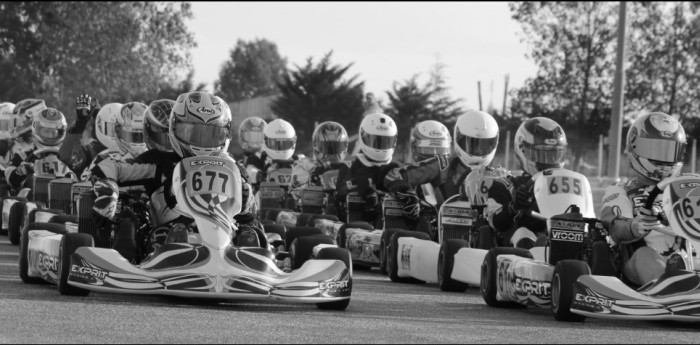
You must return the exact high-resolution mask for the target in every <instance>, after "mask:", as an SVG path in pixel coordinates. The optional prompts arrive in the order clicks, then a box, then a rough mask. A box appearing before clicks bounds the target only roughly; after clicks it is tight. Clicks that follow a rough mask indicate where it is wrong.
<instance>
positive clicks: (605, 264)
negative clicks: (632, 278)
mask: <svg viewBox="0 0 700 345" xmlns="http://www.w3.org/2000/svg"><path fill="white" fill-rule="evenodd" d="M588 264H589V266H590V268H591V274H593V275H597V276H611V277H616V276H617V273H616V271H615V265H614V264H613V261H612V257H611V256H610V247H608V244H607V243H606V242H603V241H596V242H593V247H592V248H591V257H590V258H588Z"/></svg>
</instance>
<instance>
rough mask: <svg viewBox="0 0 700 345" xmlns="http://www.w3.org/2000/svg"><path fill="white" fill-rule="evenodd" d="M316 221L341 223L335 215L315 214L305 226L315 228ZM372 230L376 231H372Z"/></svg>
mask: <svg viewBox="0 0 700 345" xmlns="http://www.w3.org/2000/svg"><path fill="white" fill-rule="evenodd" d="M316 219H328V220H332V221H334V222H338V221H340V220H339V219H338V217H336V216H334V215H332V214H314V215H311V217H309V220H308V221H307V224H304V225H306V226H314V225H315V224H314V223H315V221H316ZM372 230H374V229H372Z"/></svg>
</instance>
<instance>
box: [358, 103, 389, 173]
mask: <svg viewBox="0 0 700 345" xmlns="http://www.w3.org/2000/svg"><path fill="white" fill-rule="evenodd" d="M359 132H360V133H359V136H358V137H359V139H358V140H359V142H360V151H362V153H364V155H365V156H367V158H369V159H371V160H374V161H375V162H378V163H388V162H390V161H391V158H392V157H393V156H394V149H395V148H396V142H397V141H398V129H397V128H396V123H395V122H394V120H393V119H392V118H391V117H389V116H388V115H386V114H382V113H373V114H368V115H366V116H365V117H364V118H363V119H362V122H361V123H360V131H359Z"/></svg>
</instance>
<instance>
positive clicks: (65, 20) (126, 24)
mask: <svg viewBox="0 0 700 345" xmlns="http://www.w3.org/2000/svg"><path fill="white" fill-rule="evenodd" d="M191 16H192V13H191V10H190V4H189V3H186V2H179V3H175V2H171V3H155V2H102V3H89V2H1V3H0V56H1V57H2V60H3V62H5V61H6V62H9V63H10V64H12V65H14V66H15V69H16V71H15V73H12V74H10V77H12V78H17V79H16V80H12V81H11V82H17V83H18V85H21V86H22V88H23V90H25V91H22V94H23V97H39V98H43V99H45V100H46V103H47V105H48V106H53V107H56V108H59V109H61V110H63V112H64V113H65V114H66V115H67V116H69V117H72V114H73V112H72V111H69V109H72V108H73V107H74V99H75V96H77V95H78V94H81V93H84V92H89V93H90V94H91V95H94V96H97V97H98V98H100V99H101V100H103V103H105V102H107V101H109V102H128V101H132V100H133V101H135V100H145V99H149V98H151V97H153V95H155V94H157V93H158V91H159V88H160V87H161V85H163V83H167V84H175V83H177V81H178V80H179V79H181V76H182V75H184V74H185V73H187V72H189V71H190V70H191V63H190V60H191V57H190V53H189V51H190V49H191V48H192V47H194V46H195V43H194V39H193V36H192V34H191V33H190V32H189V31H188V30H187V27H186V26H185V23H184V21H185V19H187V18H190V17H191ZM3 76H4V75H3ZM26 90H31V94H29V95H26V96H24V95H25V94H24V92H26ZM13 92H14V94H13ZM17 92H18V90H16V89H15V90H8V89H2V90H0V99H7V98H9V97H16V93H17ZM18 100H19V99H16V100H13V101H18Z"/></svg>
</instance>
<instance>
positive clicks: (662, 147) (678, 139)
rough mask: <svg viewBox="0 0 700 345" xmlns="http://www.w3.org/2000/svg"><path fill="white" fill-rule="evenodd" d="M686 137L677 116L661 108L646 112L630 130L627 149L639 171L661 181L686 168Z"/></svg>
mask: <svg viewBox="0 0 700 345" xmlns="http://www.w3.org/2000/svg"><path fill="white" fill-rule="evenodd" d="M686 144H687V139H686V135H685V130H684V129H683V126H682V125H681V123H680V122H678V120H676V119H675V118H674V117H673V116H670V115H668V114H665V113H661V112H653V113H646V114H644V115H642V116H640V117H639V118H637V120H635V121H634V123H633V124H632V126H631V127H630V130H629V131H628V132H627V145H626V148H625V152H626V153H627V158H628V159H629V163H630V166H631V167H632V169H634V171H636V172H637V173H638V174H640V175H642V176H644V177H646V178H648V179H650V180H652V181H661V180H663V179H665V178H667V177H670V176H674V175H677V174H678V173H679V172H680V171H681V168H683V160H684V159H685V147H686Z"/></svg>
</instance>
